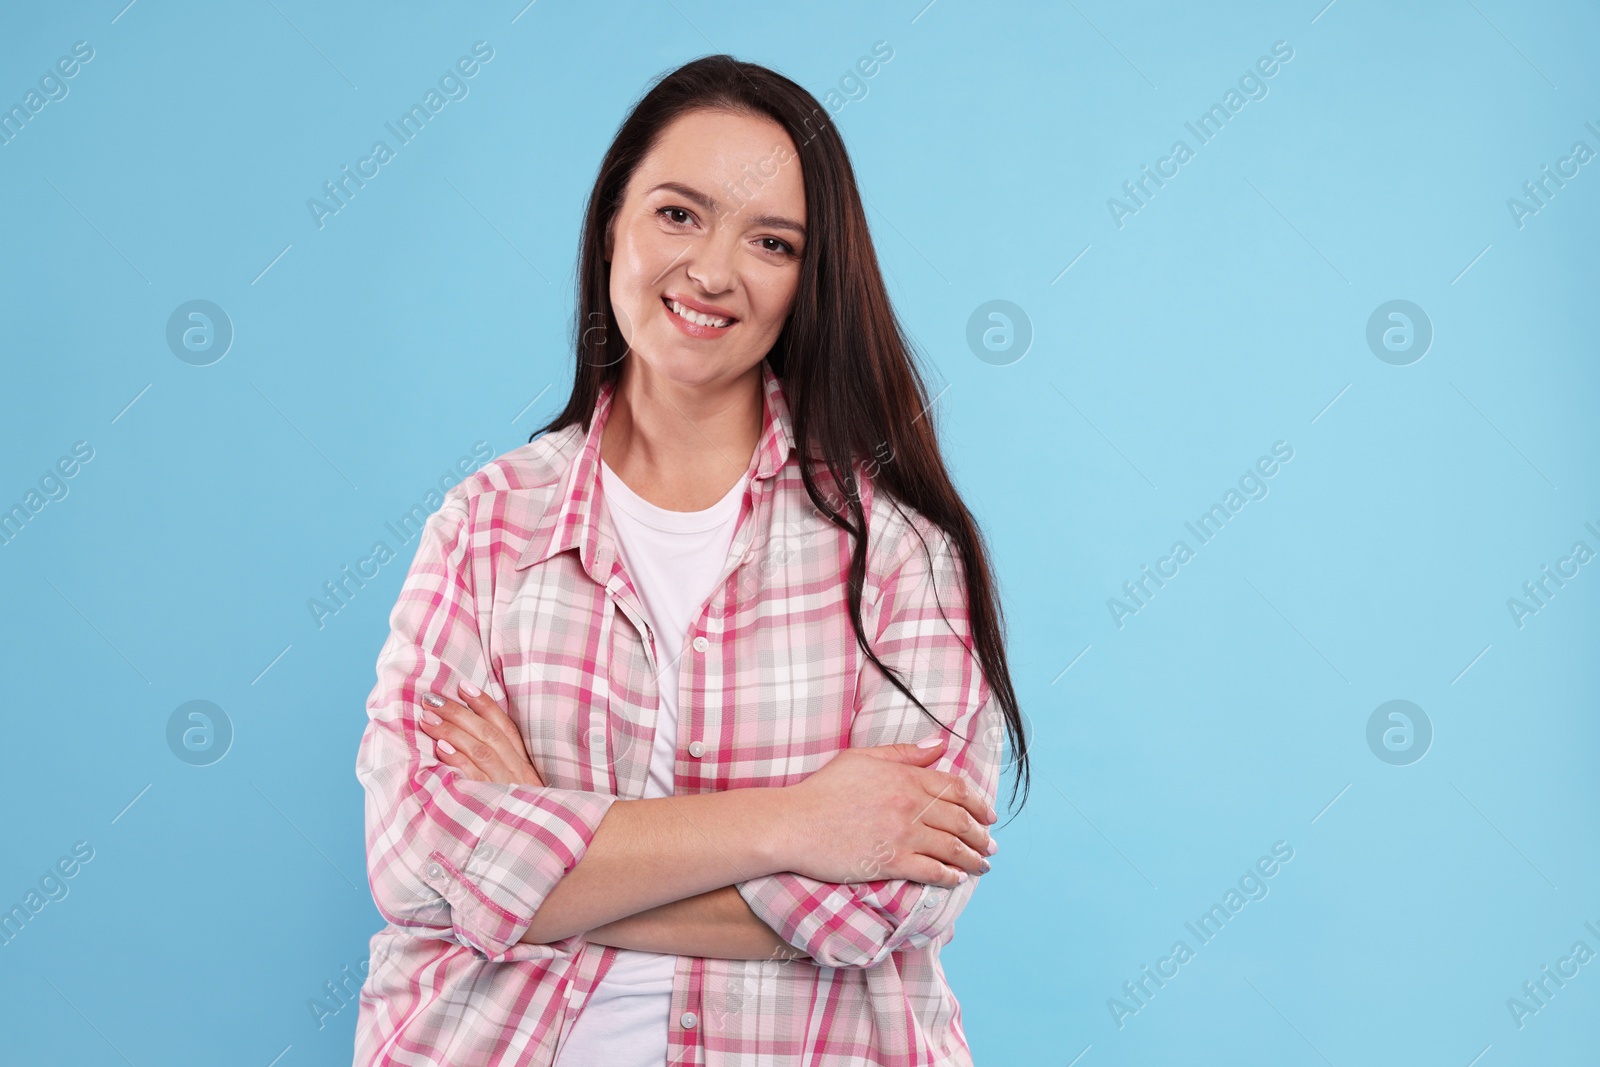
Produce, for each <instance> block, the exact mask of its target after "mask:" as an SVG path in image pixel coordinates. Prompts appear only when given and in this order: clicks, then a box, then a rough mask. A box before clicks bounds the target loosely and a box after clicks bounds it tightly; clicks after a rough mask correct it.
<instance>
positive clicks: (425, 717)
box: [422, 711, 444, 726]
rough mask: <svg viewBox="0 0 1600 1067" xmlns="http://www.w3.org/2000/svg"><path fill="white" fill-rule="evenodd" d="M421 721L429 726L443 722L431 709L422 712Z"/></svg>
mask: <svg viewBox="0 0 1600 1067" xmlns="http://www.w3.org/2000/svg"><path fill="white" fill-rule="evenodd" d="M422 721H423V722H425V723H427V724H428V725H430V726H438V725H439V724H440V723H442V722H444V720H443V719H441V718H439V716H437V715H435V714H434V713H433V712H431V711H425V712H423V713H422Z"/></svg>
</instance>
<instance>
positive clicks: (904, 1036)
mask: <svg viewBox="0 0 1600 1067" xmlns="http://www.w3.org/2000/svg"><path fill="white" fill-rule="evenodd" d="M761 367H762V395H763V398H764V409H765V416H764V424H763V430H762V434H761V437H760V441H759V443H758V444H757V447H756V450H755V453H754V455H753V456H752V457H751V461H750V468H749V472H750V482H749V487H748V489H747V491H746V493H745V496H744V499H743V502H742V504H741V509H740V513H739V518H738V525H737V529H736V532H735V534H734V540H733V545H732V548H731V550H730V552H729V558H728V562H727V565H726V567H725V568H724V570H723V573H722V576H721V578H720V579H719V580H718V583H717V586H716V590H715V592H714V593H713V594H712V595H711V596H710V598H709V600H708V601H707V603H706V605H705V607H704V608H703V609H702V611H701V614H700V616H699V618H698V619H697V620H696V622H695V623H694V625H693V627H692V629H691V631H690V633H689V635H688V637H689V640H688V641H687V642H686V643H685V645H684V654H683V662H682V663H681V664H680V684H681V687H682V688H681V691H680V699H679V704H680V709H681V712H680V716H681V717H680V723H679V727H678V738H679V744H678V756H677V763H676V791H677V792H678V793H679V794H687V793H704V792H710V791H713V790H725V789H740V788H745V787H750V786H781V785H789V784H793V783H795V782H798V781H801V780H802V779H804V778H805V777H806V776H808V775H809V774H811V773H812V772H814V771H816V770H817V769H818V768H820V767H821V766H823V765H824V764H826V763H827V762H828V761H829V760H830V759H831V758H833V756H835V755H836V754H838V753H839V752H840V751H841V750H843V749H845V748H849V747H851V746H864V745H881V744H890V743H894V742H907V741H916V740H919V739H921V738H923V737H926V736H928V735H929V734H931V733H933V732H934V728H933V726H932V724H931V723H929V722H928V721H927V720H926V718H925V716H923V714H922V713H921V712H920V711H919V710H918V709H917V708H916V706H915V705H913V704H912V703H911V702H910V701H909V700H907V699H906V698H905V696H904V695H902V694H901V693H900V691H899V690H897V689H896V688H894V686H893V685H892V683H890V682H889V681H888V680H887V679H886V678H884V676H883V674H882V672H880V671H879V670H878V669H877V667H875V666H874V665H873V664H872V663H871V662H869V661H868V660H867V659H866V657H865V656H864V655H863V654H862V653H861V651H860V649H859V648H858V647H857V645H856V641H855V636H854V633H853V631H852V629H851V626H850V618H849V612H848V607H847V602H846V597H845V594H846V588H847V586H846V577H847V574H848V567H849V549H850V545H849V537H848V535H847V534H845V533H844V532H843V531H842V530H839V529H838V528H837V527H835V526H834V525H833V524H831V523H829V522H828V521H827V520H826V519H824V518H823V517H822V516H821V515H820V513H818V512H817V511H816V509H815V508H814V507H813V506H812V504H811V501H810V498H809V497H808V496H807V495H806V492H805V489H804V487H803V486H802V484H801V481H800V472H799V467H798V459H799V456H798V454H797V453H796V452H795V451H794V438H793V433H792V430H791V426H790V417H789V409H788V406H787V404H786V402H785V400H784V394H783V388H782V385H781V383H780V381H779V379H778V378H777V376H776V375H775V374H774V373H773V372H772V369H771V367H770V365H769V364H768V363H766V362H765V361H763V363H762V364H761ZM613 392H614V386H610V385H608V386H607V387H606V388H605V389H604V390H603V391H602V393H601V395H600V397H599V400H598V402H597V404H596V407H595V415H594V418H593V419H591V420H590V421H591V425H590V429H589V430H588V432H587V433H585V432H583V430H582V428H581V427H576V426H574V427H569V428H567V429H566V430H562V431H558V432H555V433H549V434H545V435H544V436H542V437H540V438H539V439H538V440H536V441H533V442H531V443H529V444H526V445H523V446H521V447H519V448H516V449H514V450H512V451H511V452H508V453H506V454H505V455H503V456H501V457H500V458H498V459H496V460H495V461H493V462H492V463H490V464H488V465H487V466H485V467H484V468H483V469H482V470H480V471H478V472H477V473H475V474H473V475H471V476H470V477H468V478H467V479H466V480H465V481H464V482H462V483H461V484H460V485H457V486H455V487H453V488H452V489H451V490H450V492H449V493H448V494H447V496H446V498H445V502H444V504H443V506H441V507H440V509H439V510H438V511H437V512H436V513H435V514H434V515H433V516H431V517H430V518H429V520H428V522H427V525H426V528H425V530H424V532H423V534H422V538H421V542H420V544H419V545H418V548H417V554H416V558H415V560H414V561H413V562H412V564H411V570H410V572H409V574H408V575H407V577H406V580H405V584H404V587H403V588H402V589H401V592H400V597H399V601H398V602H397V603H396V605H395V607H394V611H393V613H392V614H391V616H390V628H391V629H390V634H389V637H388V639H387V640H386V641H385V643H384V646H383V649H382V651H381V652H380V654H379V656H378V664H377V675H378V681H377V684H376V686H374V688H373V690H372V693H371V695H370V696H369V697H368V699H367V715H368V720H369V721H368V724H367V727H366V730H365V732H364V734H363V735H362V739H361V747H360V751H359V753H358V755H357V762H356V774H357V777H358V778H359V779H360V781H361V784H362V786H363V787H364V788H365V790H366V840H367V865H368V876H369V880H370V883H371V886H372V894H373V899H374V900H375V901H376V903H377V906H378V910H379V911H380V912H381V914H382V915H383V917H384V919H385V920H387V925H386V926H385V927H384V929H382V930H381V931H379V932H378V933H377V934H376V935H374V936H373V938H372V942H371V964H370V970H369V973H368V976H367V980H366V982H365V984H364V985H363V987H362V990H361V998H360V1010H359V1018H358V1021H357V1028H356V1055H355V1063H356V1064H358V1065H380V1064H381V1065H402V1064H403V1065H408V1067H410V1065H416V1067H421V1065H430V1067H431V1065H436V1064H452V1065H466V1064H474V1065H476V1064H507V1065H515V1067H530V1065H532V1067H545V1065H548V1064H551V1063H552V1062H553V1061H554V1059H555V1055H556V1051H557V1049H558V1048H559V1046H560V1043H561V1041H562V1040H563V1039H564V1037H565V1036H566V1034H567V1032H568V1030H569V1029H570V1028H571V1025H572V1023H573V1021H574V1020H575V1019H576V1017H577V1015H578V1013H579V1012H580V1011H581V1010H582V1008H583V1005H584V1003H585V1002H586V1000H587V998H588V995H589V992H590V990H592V989H593V988H594V986H595V984H596V982H598V981H599V980H600V978H602V977H603V976H604V974H605V972H606V970H607V968H609V966H610V964H611V961H612V959H613V958H614V957H615V954H616V950H615V949H613V948H609V947H607V946H603V945H591V944H589V943H587V942H585V941H584V940H583V938H582V936H581V935H575V936H573V937H570V938H566V939H564V940H562V941H559V942H556V943H554V944H550V945H525V944H521V943H519V942H518V940H517V939H518V937H520V936H521V934H522V932H523V931H524V930H526V929H527V927H528V924H529V923H531V922H532V920H533V915H534V913H535V912H536V911H537V910H538V908H539V906H540V904H541V903H542V902H543V901H544V899H545V896H546V895H547V894H548V893H549V892H550V891H551V889H552V888H554V886H555V884H556V882H558V881H559V880H560V879H561V877H562V875H563V874H565V873H566V872H567V871H568V870H570V869H571V868H572V867H573V866H574V865H575V864H577V862H578V861H579V860H580V859H582V857H583V854H584V851H585V850H586V849H587V848H588V846H589V842H590V841H591V840H592V839H593V837H594V834H595V831H596V830H597V829H598V827H599V825H600V820H601V819H602V818H603V817H604V816H605V813H606V811H607V809H608V808H609V807H610V806H611V804H612V802H613V801H615V800H618V799H624V798H627V799H632V798H637V797H639V796H641V795H642V793H643V790H644V784H645V778H646V773H647V770H648V766H649V760H650V744H651V739H652V737H653V736H654V730H655V715H656V710H657V707H658V700H659V698H658V691H657V688H656V685H657V683H656V678H657V669H656V668H657V664H656V649H655V642H654V639H653V636H652V635H651V633H650V629H649V626H648V624H647V623H646V622H645V618H644V614H643V611H642V610H641V608H640V604H639V599H638V596H637V593H636V590H635V589H634V587H633V585H632V583H631V581H630V580H629V578H628V576H627V574H626V573H624V571H623V568H622V564H621V562H620V560H619V558H618V555H617V548H616V540H615V535H614V532H613V530H612V527H611V523H610V518H609V516H608V515H607V514H606V512H605V509H604V508H602V507H601V506H600V480H599V459H600V452H599V447H600V436H601V432H602V430H603V428H604V426H605V421H606V416H607V414H608V412H609V411H610V407H611V399H612V395H613ZM890 462H892V459H891V460H890ZM857 484H858V486H859V488H860V492H861V496H862V501H863V506H864V507H866V508H867V511H868V515H869V518H870V524H869V529H870V533H869V538H868V564H867V578H866V587H865V591H864V594H863V599H862V621H863V624H864V625H865V627H866V632H867V634H868V635H869V636H870V637H871V638H872V639H873V649H874V651H876V652H877V654H878V655H879V657H880V658H881V659H882V660H883V661H884V662H885V663H887V664H889V665H890V666H891V667H893V668H895V669H896V670H897V671H898V672H899V673H900V674H901V676H902V678H904V679H905V681H906V683H907V685H908V686H910V688H911V689H912V691H913V692H915V693H916V694H917V695H918V697H920V698H921V699H922V701H923V702H924V703H925V704H926V705H927V706H928V708H929V710H931V711H932V712H933V713H934V714H935V715H937V716H938V717H939V719H940V720H941V721H942V722H945V723H947V724H949V725H950V726H951V727H953V729H954V731H955V732H954V733H953V734H952V735H951V736H950V739H949V743H948V745H947V751H946V752H945V753H944V754H943V755H942V756H941V757H940V759H939V761H938V762H937V763H936V764H934V766H936V767H938V768H939V769H941V770H952V771H955V772H957V773H960V774H963V775H965V776H966V777H968V778H969V779H970V780H972V781H973V782H974V783H975V784H976V785H977V786H978V788H979V789H981V790H982V791H983V793H984V794H985V795H986V796H987V797H988V798H989V799H990V801H991V802H993V801H994V799H995V795H996V790H997V787H998V780H999V775H1000V751H1001V741H1002V738H1003V726H1002V723H1001V719H1000V714H999V707H998V704H997V703H996V702H995V701H994V700H993V698H992V694H991V692H990V689H989V686H988V684H987V682H986V680H985V679H984V678H983V676H982V673H981V671H980V670H979V665H978V661H977V659H976V657H975V656H974V655H973V653H972V651H971V636H970V632H969V630H968V620H967V612H966V598H965V593H964V586H963V585H962V581H961V577H962V576H961V570H960V560H959V558H958V557H957V556H956V555H955V554H954V553H953V552H952V551H951V550H950V547H949V544H948V541H947V539H946V537H945V535H944V534H943V532H942V531H940V530H939V529H938V528H937V527H935V526H934V525H933V524H932V523H930V522H928V521H927V520H926V519H924V518H923V517H922V516H921V515H920V514H918V513H916V512H915V511H914V510H912V509H910V508H905V507H904V506H896V504H894V503H893V502H892V501H891V500H890V499H889V497H888V494H883V495H881V496H879V497H877V498H874V496H873V494H872V483H871V480H870V478H869V477H868V476H867V474H866V472H865V471H864V470H862V469H860V468H859V467H858V471H857ZM924 540H925V541H926V545H927V551H928V554H930V555H931V557H932V558H931V565H930V560H929V559H928V556H927V555H925V553H924V548H923V544H924ZM458 678H465V679H467V680H469V681H472V682H473V683H475V684H477V685H479V686H480V687H482V688H483V689H484V690H485V691H486V692H487V693H489V694H490V695H491V696H492V697H494V698H495V699H496V700H498V701H499V702H500V705H501V706H502V707H504V708H506V709H507V711H508V712H509V714H510V715H511V717H512V719H513V720H515V721H516V722H517V723H518V724H519V725H520V726H521V728H522V734H523V739H524V741H525V743H526V745H527V748H528V752H529V754H530V755H531V756H532V758H533V762H534V764H535V765H536V766H537V767H538V768H539V770H540V773H541V774H542V775H543V776H544V778H545V780H546V781H547V782H549V783H550V784H549V786H548V787H547V788H543V789H535V788H529V787H525V786H512V785H501V784H496V783H488V782H474V781H470V780H467V779H465V778H462V777H461V776H460V775H458V774H457V773H456V772H455V771H454V770H452V769H451V768H449V767H447V766H445V765H444V764H442V763H440V762H438V760H437V759H436V758H435V756H434V752H433V742H432V740H431V739H430V738H429V737H428V736H427V735H426V734H424V733H422V732H421V731H419V730H418V729H417V726H416V721H415V717H414V716H415V711H416V708H417V707H418V699H419V698H420V696H421V695H422V694H423V693H426V692H430V691H433V692H438V693H442V694H445V695H448V696H454V695H455V692H456V680H457V679H458ZM963 738H965V740H964V739H963ZM691 743H693V744H691ZM695 752H699V753H700V754H699V755H695V754H694V753H695ZM870 873H873V872H872V871H870V870H864V871H863V876H865V875H866V874H870ZM978 881H979V879H976V878H972V879H968V880H967V882H966V883H965V884H963V885H961V886H959V887H957V888H955V889H952V890H945V889H942V888H939V887H936V886H928V885H924V884H922V883H918V882H907V881H904V880H890V879H878V880H871V881H861V882H855V883H848V884H835V883H827V882H820V881H817V880H815V879H812V878H806V877H802V876H800V875H797V874H793V873H780V874H776V875H771V876H764V877H754V878H750V879H749V880H747V881H743V882H740V883H738V889H739V892H740V893H741V894H742V895H743V897H744V899H745V900H746V901H748V902H749V904H750V907H751V908H752V909H753V910H754V911H755V913H756V914H757V915H759V916H760V917H761V918H762V920H763V921H765V922H766V923H767V924H768V925H770V926H771V927H772V928H773V929H774V930H776V931H777V932H778V934H779V935H780V936H781V937H782V938H783V939H784V940H785V941H788V942H789V943H791V944H793V945H795V946H796V947H798V948H800V949H803V950H804V951H805V952H807V953H808V954H809V955H810V957H811V959H807V960H796V961H791V962H782V963H780V962H778V961H759V960H752V961H742V960H720V959H706V958H701V957H693V956H681V957H679V959H678V965H677V970H676V974H675V978H674V982H673V995H672V1014H671V1026H670V1031H669V1055H668V1062H669V1063H670V1064H672V1065H674V1067H680V1065H683V1067H686V1065H691V1064H693V1065H705V1067H735V1065H754V1064H761V1065H762V1067H789V1065H793V1067H802V1065H804V1067H843V1065H847V1064H848V1065H852V1067H854V1065H859V1064H880V1065H887V1067H911V1065H914V1064H915V1065H946V1064H949V1065H961V1064H970V1063H971V1062H972V1058H971V1054H970V1052H969V1051H968V1046H967V1041H966V1036H965V1034H964V1033H963V1032H962V1028H961V1011H960V1007H959V1005H958V1004H957V1002H956V999H955V997H954V995H953V994H952V993H951V990H950V987H949V985H948V984H947V983H946V981H945V977H944V971H943V969H942V968H941V967H940V964H939V949H940V947H941V946H942V945H943V944H945V943H946V942H948V941H949V940H950V938H951V937H952V936H953V933H954V923H955V919H956V916H957V915H959V914H960V913H961V911H962V909H963V908H964V907H965V906H966V903H967V901H968V900H969V899H970V898H971V896H972V892H973V890H974V888H975V887H976V885H977V882H978Z"/></svg>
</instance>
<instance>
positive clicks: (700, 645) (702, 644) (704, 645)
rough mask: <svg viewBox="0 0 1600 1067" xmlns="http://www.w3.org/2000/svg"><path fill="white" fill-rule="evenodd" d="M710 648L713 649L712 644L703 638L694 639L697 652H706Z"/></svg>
mask: <svg viewBox="0 0 1600 1067" xmlns="http://www.w3.org/2000/svg"><path fill="white" fill-rule="evenodd" d="M710 647H711V642H710V641H707V640H706V639H705V638H704V637H703V636H702V637H697V638H695V639H694V650H695V651H696V652H704V651H705V650H706V649H708V648H710Z"/></svg>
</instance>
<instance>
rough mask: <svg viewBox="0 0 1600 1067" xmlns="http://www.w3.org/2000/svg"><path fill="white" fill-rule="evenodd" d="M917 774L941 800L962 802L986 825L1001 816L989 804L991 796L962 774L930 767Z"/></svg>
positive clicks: (930, 791) (923, 783) (924, 785)
mask: <svg viewBox="0 0 1600 1067" xmlns="http://www.w3.org/2000/svg"><path fill="white" fill-rule="evenodd" d="M917 776H918V778H919V779H920V780H921V782H922V787H923V788H924V789H925V790H927V791H928V792H929V793H931V794H932V795H933V796H936V797H938V798H939V799H940V800H948V801H951V802H953V803H956V804H960V805H961V806H962V807H964V808H966V809H967V810H968V811H970V812H972V817H973V818H974V819H977V820H978V821H979V822H981V823H983V824H984V825H986V826H987V825H989V824H990V823H993V822H994V821H995V820H996V819H998V818H999V816H998V815H996V814H995V810H994V809H993V808H992V807H990V806H989V798H988V797H986V796H984V795H983V794H982V793H980V792H979V791H978V790H977V789H976V788H975V787H974V786H973V784H972V783H971V782H969V781H967V780H966V778H964V777H962V776H961V775H959V774H951V773H950V772H948V771H936V770H934V769H932V768H931V767H929V768H923V769H922V770H919V771H918V772H917Z"/></svg>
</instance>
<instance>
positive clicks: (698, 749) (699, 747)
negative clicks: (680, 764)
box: [689, 741, 706, 759]
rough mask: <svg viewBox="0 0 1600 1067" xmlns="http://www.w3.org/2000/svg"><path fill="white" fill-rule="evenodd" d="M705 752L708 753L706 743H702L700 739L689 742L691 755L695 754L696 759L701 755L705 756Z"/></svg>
mask: <svg viewBox="0 0 1600 1067" xmlns="http://www.w3.org/2000/svg"><path fill="white" fill-rule="evenodd" d="M705 754H706V746H705V745H703V744H701V743H700V742H699V741H690V742H689V755H691V756H693V757H694V758H695V759H699V758H700V757H701V756H704V755H705Z"/></svg>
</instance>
